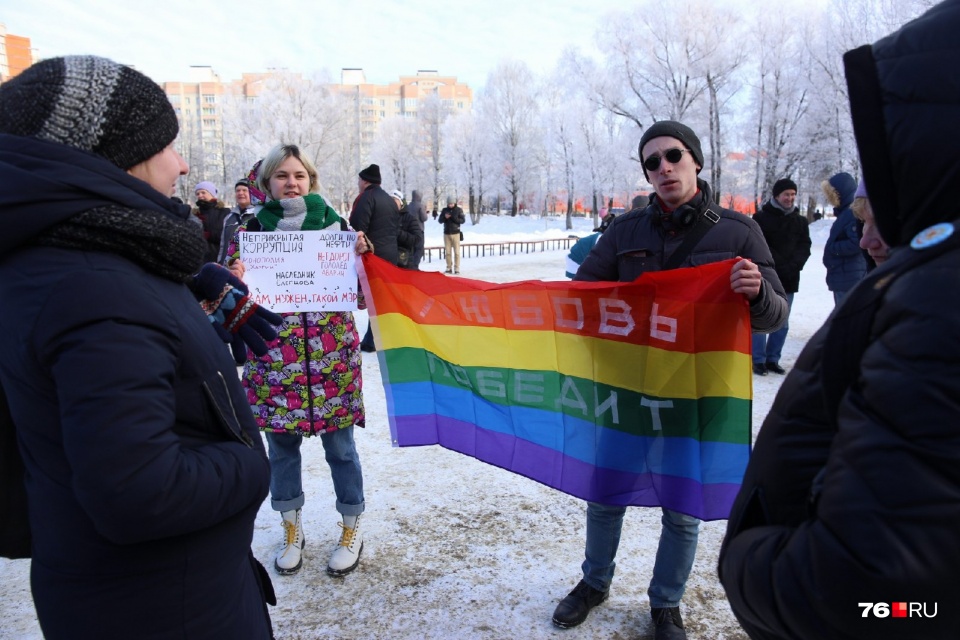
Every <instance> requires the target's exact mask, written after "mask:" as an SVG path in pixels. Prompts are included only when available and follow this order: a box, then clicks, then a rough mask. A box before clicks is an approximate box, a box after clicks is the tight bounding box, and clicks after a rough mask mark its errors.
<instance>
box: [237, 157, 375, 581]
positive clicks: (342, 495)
mask: <svg viewBox="0 0 960 640" xmlns="http://www.w3.org/2000/svg"><path fill="white" fill-rule="evenodd" d="M256 180H257V186H258V187H259V188H260V190H261V191H262V192H263V194H264V196H265V198H266V202H265V203H264V204H263V207H262V208H261V209H260V210H259V211H258V212H257V215H256V217H255V218H253V219H251V220H249V221H247V222H246V223H242V224H240V226H239V227H238V228H237V231H236V233H235V234H234V241H233V242H232V246H231V252H230V253H231V256H232V257H234V258H236V257H238V255H239V251H238V240H239V234H241V233H243V232H245V231H264V232H273V231H283V232H293V231H312V230H322V229H331V230H336V231H341V230H346V228H347V227H346V221H344V220H342V219H341V218H340V216H339V215H337V212H336V211H335V210H334V209H333V208H332V207H331V206H330V205H329V204H327V202H326V201H325V200H324V199H323V198H322V197H321V196H320V195H319V194H318V193H317V189H318V176H317V170H316V169H315V168H314V166H313V164H312V163H311V162H310V159H309V158H308V157H307V156H306V155H305V154H303V153H301V152H300V149H299V148H298V147H297V146H296V145H283V144H280V145H277V146H275V147H273V148H272V149H271V150H270V151H269V152H268V153H267V155H266V156H265V157H264V159H263V161H262V163H261V164H260V167H259V173H258V175H257V177H256ZM359 235H360V236H361V239H360V240H358V242H360V241H361V240H362V239H363V234H362V233H361V234H359ZM378 250H379V248H378ZM280 316H281V317H282V318H283V324H282V326H281V327H280V330H279V336H278V337H277V339H276V340H274V341H272V342H268V343H267V348H268V351H267V353H266V355H264V356H262V357H259V358H254V357H250V358H249V359H248V360H247V362H246V364H245V365H244V367H243V386H244V387H245V388H246V390H247V401H248V403H249V410H248V413H249V412H250V411H252V415H253V418H254V420H256V423H257V425H258V426H259V427H260V428H261V429H262V430H263V431H264V432H265V433H266V440H267V445H268V449H269V455H270V506H271V507H272V508H273V510H274V511H277V512H279V513H280V524H281V525H282V527H283V545H282V548H281V549H280V552H279V553H278V554H277V557H276V559H275V560H274V568H275V569H276V571H277V572H278V573H280V574H283V575H288V574H292V573H296V572H297V571H299V570H300V568H301V566H302V565H303V547H304V544H305V542H306V541H305V538H304V534H303V520H302V516H301V511H302V508H303V505H304V504H305V502H306V497H305V496H304V493H303V478H302V474H303V469H302V463H301V456H300V446H301V445H302V444H303V439H304V438H308V437H311V436H319V437H320V442H321V444H322V445H323V451H324V455H325V458H326V461H327V464H328V465H329V467H330V475H331V477H332V480H333V490H334V493H335V495H336V509H337V511H338V512H339V513H340V515H341V517H342V522H341V523H339V525H340V528H341V534H340V542H339V543H338V544H337V546H336V548H335V549H334V551H333V553H332V555H331V556H330V559H329V561H328V563H327V573H329V574H330V575H334V576H342V575H346V574H347V573H350V572H351V571H353V570H354V569H356V567H357V565H358V564H359V562H360V554H361V552H362V551H363V533H362V531H361V529H360V516H361V515H362V514H363V512H364V507H365V501H364V494H363V471H362V469H361V467H360V456H359V454H358V453H357V448H356V444H355V442H354V427H362V426H364V425H365V422H366V415H365V413H364V406H363V377H362V372H361V367H360V352H359V350H358V348H357V347H358V346H359V335H358V334H357V328H356V324H355V322H354V319H353V314H352V313H351V312H349V311H341V312H320V311H317V312H304V313H282V314H280Z"/></svg>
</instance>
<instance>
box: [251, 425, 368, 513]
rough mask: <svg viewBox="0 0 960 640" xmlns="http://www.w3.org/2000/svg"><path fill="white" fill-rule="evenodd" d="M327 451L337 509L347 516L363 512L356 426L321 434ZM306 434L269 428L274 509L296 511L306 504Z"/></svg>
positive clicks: (268, 440) (361, 476)
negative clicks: (302, 457) (303, 461)
mask: <svg viewBox="0 0 960 640" xmlns="http://www.w3.org/2000/svg"><path fill="white" fill-rule="evenodd" d="M320 441H321V442H322V443H323V453H324V456H325V457H326V459H327V464H328V465H330V476H331V477H332V478H333V491H334V493H335V494H336V495H337V512H338V513H340V514H341V515H344V516H359V515H360V514H361V513H363V508H364V501H363V472H362V470H361V469H360V456H359V454H357V446H356V443H355V442H354V440H353V427H347V428H345V429H338V430H336V431H333V432H332V433H324V434H322V435H321V436H320ZM302 443H303V436H301V435H296V434H289V433H273V432H270V431H268V432H267V445H268V449H269V453H270V506H271V507H273V510H274V511H293V510H294V509H299V508H301V507H302V506H303V503H304V496H303V477H302V474H301V464H300V445H301V444H302Z"/></svg>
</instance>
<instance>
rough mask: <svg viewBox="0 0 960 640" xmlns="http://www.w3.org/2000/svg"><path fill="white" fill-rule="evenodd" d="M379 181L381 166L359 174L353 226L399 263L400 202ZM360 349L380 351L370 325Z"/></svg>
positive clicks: (379, 251)
mask: <svg viewBox="0 0 960 640" xmlns="http://www.w3.org/2000/svg"><path fill="white" fill-rule="evenodd" d="M380 182H381V179H380V167H379V166H378V165H375V164H371V165H370V166H368V167H366V168H365V169H363V170H362V171H361V172H360V173H359V174H358V176H357V189H358V190H359V191H360V195H358V196H357V199H356V200H355V201H354V203H353V211H351V212H350V226H351V227H352V228H353V229H354V230H356V231H362V232H363V233H364V235H365V236H366V237H367V239H368V240H369V241H370V243H371V244H372V245H373V246H374V247H376V255H378V256H379V257H381V258H383V259H384V260H387V261H388V262H389V263H390V264H397V259H398V258H399V251H400V248H399V245H398V244H397V230H398V229H399V226H400V216H398V215H397V213H398V211H397V204H396V203H395V202H394V201H393V198H392V197H390V194H388V193H387V192H386V191H384V190H383V189H382V188H381V187H380ZM360 350H361V351H364V352H366V353H372V352H374V351H376V350H377V346H376V344H375V343H374V341H373V329H372V328H371V326H370V325H369V324H368V325H367V332H366V333H365V334H364V336H363V341H362V342H361V343H360Z"/></svg>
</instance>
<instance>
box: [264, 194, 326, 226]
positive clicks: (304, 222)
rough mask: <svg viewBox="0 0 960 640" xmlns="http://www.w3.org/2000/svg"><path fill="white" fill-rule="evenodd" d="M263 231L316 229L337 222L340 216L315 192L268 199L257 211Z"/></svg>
mask: <svg viewBox="0 0 960 640" xmlns="http://www.w3.org/2000/svg"><path fill="white" fill-rule="evenodd" d="M257 220H258V221H259V222H260V226H261V227H263V230H264V231H318V230H320V229H326V228H327V227H329V226H331V225H334V224H338V223H339V222H340V216H339V215H337V212H336V210H335V209H334V208H333V207H331V206H330V205H328V204H327V203H326V202H324V200H323V198H321V197H320V195H319V194H316V193H308V194H307V195H305V196H301V197H298V198H288V199H286V200H270V201H269V202H267V203H265V204H264V205H263V208H262V209H260V211H259V212H257Z"/></svg>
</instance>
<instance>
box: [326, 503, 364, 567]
mask: <svg viewBox="0 0 960 640" xmlns="http://www.w3.org/2000/svg"><path fill="white" fill-rule="evenodd" d="M337 524H338V525H339V526H340V528H341V529H342V531H341V532H340V544H339V545H338V546H337V549H336V550H335V551H334V552H333V555H331V556H330V562H329V563H328V564H327V573H329V574H330V575H332V576H345V575H347V574H348V573H350V572H351V571H353V570H354V569H356V568H357V565H358V564H360V553H361V552H362V551H363V534H362V533H361V532H360V516H343V522H339V523H337Z"/></svg>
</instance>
